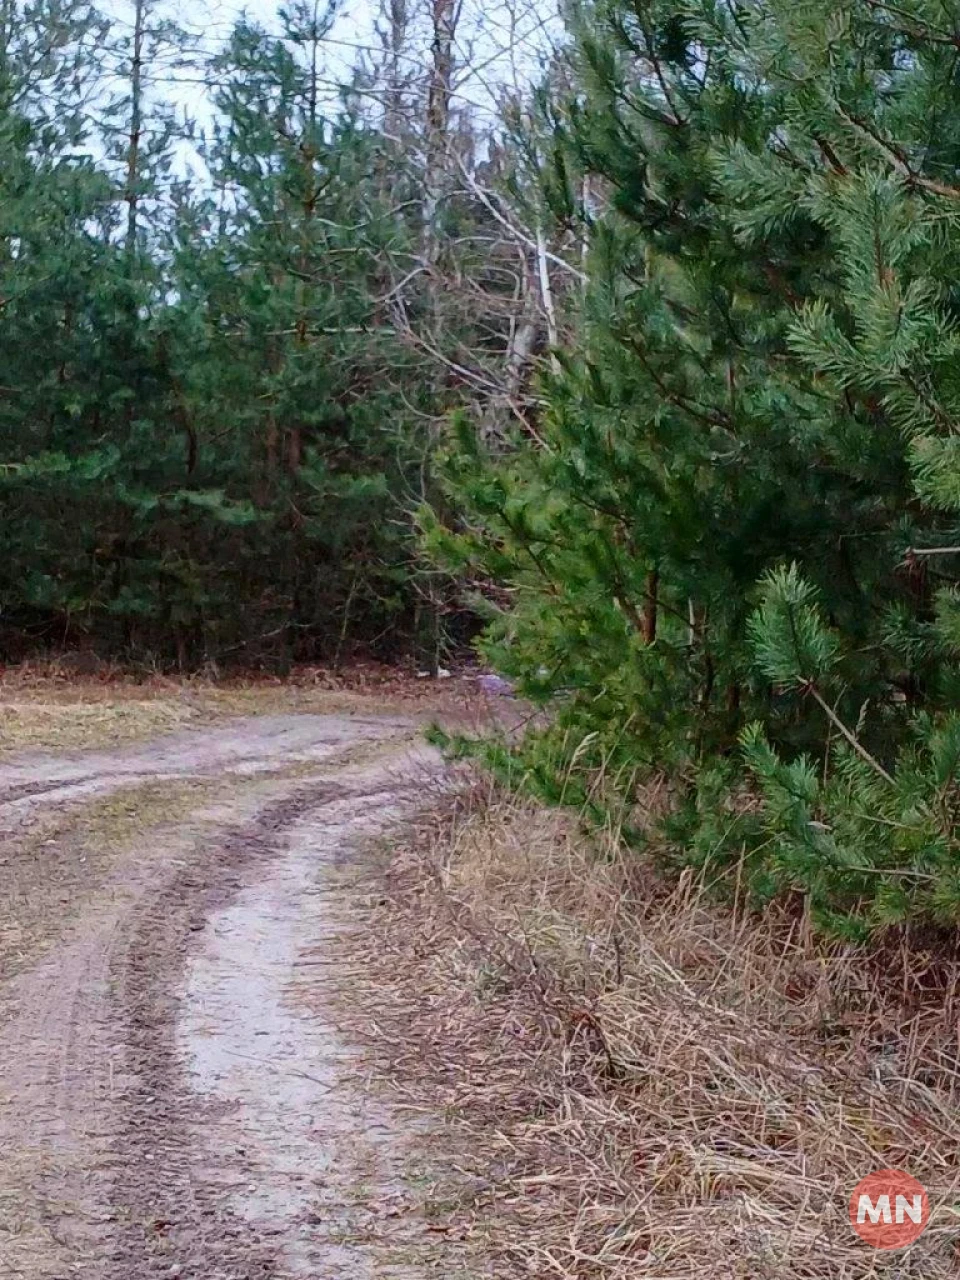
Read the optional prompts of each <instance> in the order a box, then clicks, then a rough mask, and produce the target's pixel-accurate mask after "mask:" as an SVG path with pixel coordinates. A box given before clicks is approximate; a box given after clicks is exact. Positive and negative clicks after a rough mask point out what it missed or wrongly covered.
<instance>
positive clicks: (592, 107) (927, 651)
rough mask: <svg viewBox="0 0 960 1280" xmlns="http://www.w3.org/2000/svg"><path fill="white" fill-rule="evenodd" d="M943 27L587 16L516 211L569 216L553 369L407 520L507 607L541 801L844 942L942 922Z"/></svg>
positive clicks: (948, 185) (948, 616) (950, 131)
mask: <svg viewBox="0 0 960 1280" xmlns="http://www.w3.org/2000/svg"><path fill="white" fill-rule="evenodd" d="M955 16H956V15H953V16H945V11H944V9H943V6H942V5H939V4H935V3H933V2H932V0H930V2H929V3H928V2H927V0H915V2H913V3H911V4H910V5H909V6H907V7H904V8H897V7H896V6H883V5H880V6H878V5H876V4H873V3H870V2H869V0H844V2H843V3H842V4H841V5H839V6H837V5H836V4H835V3H832V2H831V3H828V2H827V0H810V2H809V3H804V4H801V5H799V6H798V5H796V4H793V5H786V4H780V3H769V4H767V3H764V4H759V5H757V4H754V3H742V4H741V3H736V2H734V3H731V4H729V5H723V6H716V5H715V4H713V3H712V0H639V2H638V3H629V2H627V0H594V2H593V3H587V4H584V5H583V6H582V7H581V8H580V10H579V13H578V17H577V43H576V49H575V51H574V57H573V61H572V65H571V67H570V69H569V70H570V81H571V83H572V86H573V87H572V91H571V92H570V94H569V96H568V97H567V98H566V100H562V99H560V98H558V97H556V96H555V97H554V100H553V101H552V102H551V103H550V108H549V116H550V120H551V127H552V131H553V137H554V138H555V139H557V140H558V148H559V151H560V152H561V153H562V156H563V159H562V166H561V165H560V164H559V161H558V164H557V166H555V169H554V171H552V172H551V173H549V174H548V175H547V177H546V179H545V182H544V193H545V196H544V198H545V200H546V201H547V202H548V203H551V202H552V206H553V208H554V211H555V213H556V215H557V217H558V218H559V217H563V218H569V217H570V216H571V206H570V202H569V199H568V198H567V197H566V196H565V195H563V194H562V193H566V192H569V190H570V189H571V184H572V185H573V187H574V189H575V188H576V186H577V184H578V182H582V181H583V180H584V179H585V178H586V179H587V180H588V181H589V184H590V187H591V189H592V190H593V191H594V192H595V193H596V195H595V205H596V206H597V207H596V208H595V210H594V211H593V213H592V215H591V217H590V218H589V225H588V231H589V235H590V241H591V259H590V263H591V273H590V276H591V278H590V283H589V286H588V287H587V289H586V291H585V294H584V296H583V298H582V300H581V302H580V303H579V304H578V307H577V309H576V314H575V316H574V317H572V318H571V321H570V322H571V324H575V325H576V329H577V333H576V339H575V340H574V342H573V343H572V344H571V348H570V350H569V351H567V352H561V353H560V367H559V369H557V370H556V371H554V372H552V373H551V374H550V375H549V376H547V377H546V378H545V380H544V382H543V385H542V388H541V392H542V397H543V411H542V414H541V415H540V418H539V420H538V422H537V432H536V435H535V437H534V436H532V435H531V434H530V433H520V432H518V433H517V436H516V438H515V439H514V440H513V441H512V442H511V443H510V445H509V447H508V448H506V449H500V450H498V451H489V452H486V453H485V452H484V451H483V450H482V449H481V448H479V447H478V445H477V444H476V442H475V441H474V440H473V439H471V438H469V437H468V436H467V433H465V432H463V431H460V432H459V433H458V434H456V435H452V436H451V439H450V442H449V458H448V462H447V465H446V476H447V483H448V485H449V491H450V494H451V495H452V497H451V501H452V502H455V503H457V504H459V506H460V508H461V517H460V519H459V521H458V522H456V523H453V522H449V521H448V522H446V527H441V526H440V525H439V524H438V523H437V522H433V523H432V524H431V523H430V521H425V522H424V524H425V528H426V538H427V542H428V545H430V546H431V547H432V549H433V552H434V554H435V555H437V556H439V557H440V558H441V559H444V562H445V563H449V564H453V565H456V567H457V568H458V569H459V570H460V571H462V572H466V573H469V574H470V575H471V576H472V578H473V580H474V581H475V582H477V583H480V584H483V583H485V582H496V583H501V584H504V585H505V586H506V588H507V591H506V593H504V595H505V598H506V599H508V600H509V608H501V609H500V610H499V611H498V612H497V614H496V616H495V618H494V620H493V622H492V624H491V625H490V627H489V629H488V631H487V634H486V638H485V640H484V641H483V647H484V650H485V652H486V653H487V654H488V655H489V657H490V658H491V660H492V661H493V662H494V663H495V664H496V665H497V666H498V668H499V669H501V670H502V671H504V672H505V673H506V674H508V675H510V676H512V677H514V679H515V680H516V681H517V683H518V686H519V689H520V692H522V693H523V694H524V695H525V696H527V697H529V698H531V699H533V700H534V701H535V702H536V703H538V704H540V705H542V706H543V707H545V708H546V709H547V710H548V712H549V714H548V716H547V717H546V718H545V719H546V721H547V722H548V723H549V727H548V728H546V729H543V728H538V729H537V730H535V731H533V732H531V733H530V734H529V735H528V736H527V738H526V740H525V742H524V743H523V745H522V746H521V747H519V748H518V757H519V758H520V760H521V761H523V762H524V763H525V765H526V774H525V776H526V777H528V778H530V779H532V780H533V781H534V783H535V785H536V786H537V788H538V789H539V790H540V791H541V793H542V794H545V795H547V796H549V797H551V798H555V799H556V798H559V797H560V796H563V797H564V798H568V797H569V795H570V789H571V779H572V778H578V779H579V793H580V794H581V795H584V796H592V795H595V794H596V792H595V790H594V785H595V783H597V780H598V779H601V778H602V787H603V789H604V791H605V792H609V791H611V790H612V791H614V792H615V793H616V794H617V795H618V796H619V799H620V801H621V802H622V803H625V804H626V805H627V806H628V807H629V806H631V805H633V804H635V803H636V802H637V800H638V793H637V785H638V779H641V778H643V777H644V776H650V775H651V774H654V773H656V774H666V775H668V776H669V777H670V779H671V787H672V795H673V797H674V804H673V806H672V813H671V817H670V818H669V820H668V822H667V824H666V827H665V830H664V837H663V838H664V840H665V842H666V846H667V849H668V852H669V856H670V857H671V859H673V860H674V861H676V862H687V863H692V864H693V865H695V866H697V867H700V868H702V869H705V868H707V867H708V866H709V867H711V876H712V875H713V874H714V872H715V871H716V870H717V869H719V868H720V867H723V866H735V867H736V868H737V875H738V876H739V875H741V874H743V875H745V883H746V884H747V886H748V887H749V888H750V889H751V890H752V891H753V893H754V894H755V895H756V898H757V900H759V901H764V900H768V899H770V898H771V897H774V896H776V895H793V894H799V895H802V896H803V897H804V898H806V899H807V900H808V901H809V903H810V906H811V909H812V910H813V912H814V914H815V915H816V918H817V919H818V920H819V921H820V922H821V923H822V924H823V926H824V927H826V928H828V929H830V930H832V931H834V932H837V933H840V934H843V935H845V936H862V935H863V934H864V932H867V931H869V930H871V929H873V928H880V927H886V926H890V925H893V924H899V923H901V922H903V921H905V920H907V919H910V918H919V919H928V920H934V921H936V922H938V923H945V922H949V923H956V922H957V920H958V918H960V896H958V888H957V886H958V884H960V880H958V876H957V872H956V865H957V849H956V847H955V832H956V812H955V785H956V784H955V757H954V754H953V748H954V745H955V741H956V735H957V723H958V721H957V717H958V714H960V681H958V678H957V675H956V655H957V652H958V642H960V620H958V604H957V593H958V590H960V582H958V578H957V574H958V563H960V562H958V555H957V552H956V550H955V548H956V547H957V546H958V545H960V523H958V521H960V454H958V447H957V435H956V423H957V422H958V421H960V360H958V354H960V349H958V342H960V336H958V328H957V317H958V314H960V312H958V303H960V299H958V295H957V291H956V285H955V282H956V280H957V279H958V278H960V235H958V230H960V224H958V210H960V186H958V184H957V182H956V173H957V165H958V160H960V150H958V142H957V139H958V137H960V93H958V89H957V80H956V70H955V59H956V49H955V41H954V40H953V39H952V37H950V36H949V35H948V34H947V33H948V32H951V31H952V30H953V26H952V25H951V23H953V22H954V18H955ZM561 169H562V172H561ZM558 193H559V194H558ZM950 548H954V550H950ZM500 598H501V599H503V598H504V596H503V595H502V596H501V597H500ZM744 767H746V770H747V779H746V781H744V779H743V771H744ZM598 785H599V784H598Z"/></svg>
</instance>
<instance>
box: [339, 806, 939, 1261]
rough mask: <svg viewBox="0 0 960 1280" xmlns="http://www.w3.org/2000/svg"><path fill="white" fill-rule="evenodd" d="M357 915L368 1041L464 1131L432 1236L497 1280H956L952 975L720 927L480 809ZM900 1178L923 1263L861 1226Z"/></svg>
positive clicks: (612, 864) (557, 821)
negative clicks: (875, 1240)
mask: <svg viewBox="0 0 960 1280" xmlns="http://www.w3.org/2000/svg"><path fill="white" fill-rule="evenodd" d="M357 909H358V911H359V912H360V913H361V914H362V916H363V923H364V929H363V930H361V931H354V932H353V933H352V934H351V938H352V941H351V943H350V949H351V951H352V953H353V954H352V957H351V959H350V961H349V963H350V966H351V972H352V973H353V974H360V975H361V976H360V977H358V978H357V979H356V980H355V981H354V983H353V984H352V985H351V990H350V1002H351V1006H352V1018H351V1021H352V1023H353V1026H354V1028H355V1029H359V1030H360V1031H361V1032H362V1033H363V1034H364V1036H365V1039H366V1041H367V1044H368V1046H369V1049H370V1052H371V1053H372V1054H373V1055H374V1057H375V1058H376V1059H377V1062H378V1067H379V1072H380V1074H381V1075H383V1076H384V1077H385V1078H386V1079H388V1080H389V1081H390V1083H391V1087H392V1090H393V1092H394V1095H395V1099H396V1101H397V1103H398V1105H402V1106H406V1107H408V1108H410V1109H411V1110H413V1111H415V1112H422V1113H424V1114H427V1115H434V1116H435V1115H437V1114H441V1115H443V1116H444V1117H445V1121H446V1123H445V1124H444V1125H443V1126H441V1128H440V1130H439V1131H438V1132H436V1133H435V1134H434V1138H433V1143H434V1150H433V1168H434V1170H435V1172H434V1179H433V1183H432V1185H433V1187H434V1188H435V1189H439V1190H436V1191H435V1197H434V1199H435V1203H434V1214H435V1218H436V1220H437V1223H438V1230H439V1231H441V1232H448V1233H449V1234H450V1236H451V1238H452V1239H455V1240H457V1241H460V1242H463V1241H467V1242H472V1251H473V1255H474V1259H475V1263H476V1268H477V1270H478V1272H479V1270H481V1269H482V1270H483V1273H484V1274H494V1275H497V1276H503V1277H507V1276H511V1277H515V1276H517V1275H518V1274H520V1275H524V1274H525V1275H535V1276H542V1277H549V1276H553V1277H564V1278H573V1277H576V1278H577V1280H586V1278H587V1277H603V1278H604V1280H628V1278H629V1280H642V1278H644V1277H649V1278H650V1280H653V1278H654V1277H656V1280H687V1278H689V1280H693V1278H694V1277H696V1278H697V1280H701V1278H702V1277H704V1276H709V1277H722V1278H727V1277H729V1278H731V1280H733V1278H737V1280H740V1278H742V1280H747V1278H749V1280H764V1278H766V1277H770V1278H771V1280H772V1278H774V1277H776V1278H777V1280H784V1277H797V1278H800V1277H803V1278H808V1277H809V1278H811V1280H814V1278H815V1280H825V1278H826V1277H831V1280H836V1278H837V1277H843V1278H844V1280H860V1278H864V1280H865V1278H866V1277H876V1276H890V1277H893V1276H896V1277H898V1278H900V1280H906V1278H908V1277H923V1278H924V1280H937V1278H938V1277H946V1276H956V1275H957V1273H958V1267H960V1247H958V1243H957V1242H958V1239H960V1216H958V1215H960V1209H958V1207H957V1206H958V1203H960V1200H958V1196H960V1112H958V1108H957V1085H958V1082H960V1026H958V1022H957V1015H958V1005H957V991H958V978H960V966H958V965H957V963H956V961H955V960H954V959H952V958H948V957H944V956H943V955H942V954H938V953H937V952H936V951H935V950H931V951H929V952H924V950H923V948H922V946H921V945H920V944H919V942H918V941H917V940H914V945H913V946H912V947H911V948H910V949H909V951H908V950H907V949H904V950H902V951H900V952H896V951H894V950H891V951H890V952H889V953H888V954H885V955H883V956H879V955H876V954H873V955H867V954H865V953H862V952H858V951H854V950H851V949H841V948H836V947H835V948H824V947H823V946H822V944H819V943H817V942H815V941H814V939H813V937H812V934H811V932H810V930H809V929H808V928H807V927H806V924H805V922H804V920H803V919H802V918H792V919H791V918H787V917H785V916H784V917H772V916H771V917H767V918H766V919H764V920H763V921H761V920H758V919H757V918H756V917H755V916H752V915H745V914H739V913H737V912H732V911H722V910H719V909H717V908H716V907H715V906H712V905H710V904H709V903H708V902H707V901H706V900H705V898H704V895H703V894H702V892H701V891H700V889H699V887H698V886H697V885H696V884H694V883H693V882H692V881H690V880H687V881H684V882H682V883H681V884H680V885H679V886H678V887H676V888H675V889H674V890H672V891H668V890H667V889H665V887H664V886H663V884H662V882H660V881H658V880H657V879H656V878H655V877H653V876H652V875H650V874H649V873H648V872H647V871H645V870H644V868H643V867H642V866H640V865H638V861H637V860H636V858H631V857H626V856H624V855H623V854H622V852H621V851H620V849H619V848H618V847H617V845H616V843H615V841H614V840H613V839H611V840H609V841H607V842H605V843H603V842H601V844H600V845H599V846H598V844H597V843H596V842H593V843H590V842H588V841H587V840H586V839H584V838H583V837H582V835H581V834H580V833H579V832H578V830H577V827H576V825H575V824H574V823H572V822H571V821H570V820H569V819H567V818H564V817H563V816H561V815H559V814H557V813H555V812H553V813H547V812H544V811H543V810H541V809H538V808H536V807H534V806H532V805H528V804H526V803H522V802H519V801H516V800H514V799H507V798H504V797H502V796H500V795H498V794H497V793H496V792H493V791H488V790H485V789H484V787H482V786H479V785H477V786H475V787H474V788H473V790H472V791H469V793H468V794H466V795H461V796H460V797H459V798H458V800H457V801H456V802H455V803H453V804H451V805H449V806H447V808H446V809H444V810H442V811H441V812H440V813H439V814H437V815H435V816H434V817H432V818H430V819H428V820H424V821H423V822H421V823H420V824H419V825H418V826H417V827H415V828H413V829H411V830H410V832H409V833H408V835H407V836H406V837H405V838H404V839H403V841H402V842H401V844H400V845H399V846H398V847H394V848H393V849H392V850H390V852H389V857H387V858H386V859H385V865H384V867H383V868H382V874H381V877H380V882H379V887H378V888H377V890H376V892H375V894H374V895H373V896H372V897H371V898H370V899H369V900H367V901H365V902H364V903H363V904H362V905H361V906H359V907H358V908H357ZM884 1167H897V1168H904V1169H906V1170H907V1171H909V1172H910V1173H912V1174H913V1175H914V1176H916V1177H918V1178H920V1179H921V1181H923V1182H924V1184H925V1185H926V1187H927V1189H928V1191H929V1194H930V1198H931V1202H932V1205H933V1213H932V1217H931V1222H930V1225H929V1227H928V1228H927V1230H926V1232H925V1233H924V1234H923V1235H922V1236H921V1237H920V1239H919V1241H917V1242H916V1243H915V1244H914V1245H913V1246H911V1247H910V1248H909V1249H908V1250H906V1251H898V1252H893V1253H885V1252H880V1251H877V1250H875V1249H872V1248H870V1247H869V1246H867V1245H866V1244H864V1243H863V1242H861V1241H860V1240H859V1239H858V1238H857V1236H856V1235H855V1234H854V1232H853V1231H852V1229H851V1227H850V1224H849V1220H848V1214H847V1204H848V1200H849V1196H850V1193H851V1190H852V1189H853V1187H854V1185H855V1184H856V1183H857V1182H858V1181H859V1179H860V1178H862V1177H863V1176H864V1175H865V1174H867V1173H868V1172H871V1171H873V1170H875V1169H878V1168H884ZM461 1247H462V1246H461Z"/></svg>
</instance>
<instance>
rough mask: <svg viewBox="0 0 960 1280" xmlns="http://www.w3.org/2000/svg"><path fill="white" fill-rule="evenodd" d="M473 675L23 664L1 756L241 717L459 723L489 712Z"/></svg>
mask: <svg viewBox="0 0 960 1280" xmlns="http://www.w3.org/2000/svg"><path fill="white" fill-rule="evenodd" d="M483 708H484V701H483V699H482V697H479V696H478V694H477V691H476V685H475V682H473V681H471V680H469V679H467V680H464V679H450V680H444V681H435V680H418V679H416V678H415V677H414V676H411V675H410V674H409V673H404V672H403V671H400V670H397V669H396V668H391V667H386V666H381V665H378V664H373V663H365V664H355V665H354V666H352V667H349V668H344V669H343V670H342V671H332V670H329V669H327V668H324V667H313V666H310V667H307V666H304V667H298V668H296V669H294V671H293V672H292V673H291V675H290V676H289V677H288V678H286V679H283V680H281V679H279V678H273V677H269V676H264V675H261V674H257V673H248V674H246V675H237V676H232V677H229V678H224V679H219V678H206V677H202V676H196V677H185V678H183V679H173V678H171V677H168V676H163V675H134V674H131V673H129V672H125V671H123V670H122V669H120V668H116V667H112V666H110V665H107V664H102V665H100V666H98V667H97V668H96V670H95V671H94V672H92V673H91V672H89V671H78V670H77V669H76V667H75V665H72V664H70V663H68V662H67V661H66V660H64V661H62V662H56V661H51V662H44V663H24V664H22V665H21V666H18V667H11V668H8V669H6V670H4V671H2V673H0V757H2V756H4V755H10V754H14V753H16V752H19V751H28V750H58V751H76V750H86V749H91V748H110V747H119V746H123V745H125V744H127V743H131V742H136V741H140V740H143V739H146V738H152V737H158V736H160V735H162V734H164V733H172V732H174V731H175V730H178V729H190V728H203V727H205V726H207V725H210V724H213V723H216V722H218V721H222V720H226V719H229V718H231V717H235V716H252V715H283V714H288V715H289V714H300V713H312V714H325V715H353V714H385V713H386V714H401V715H411V716H413V717H417V716H421V715H422V716H426V715H432V716H440V717H441V718H444V719H451V720H453V721H456V722H461V721H463V719H464V718H465V717H466V718H468V719H469V718H470V717H471V716H477V715H482V714H483Z"/></svg>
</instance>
